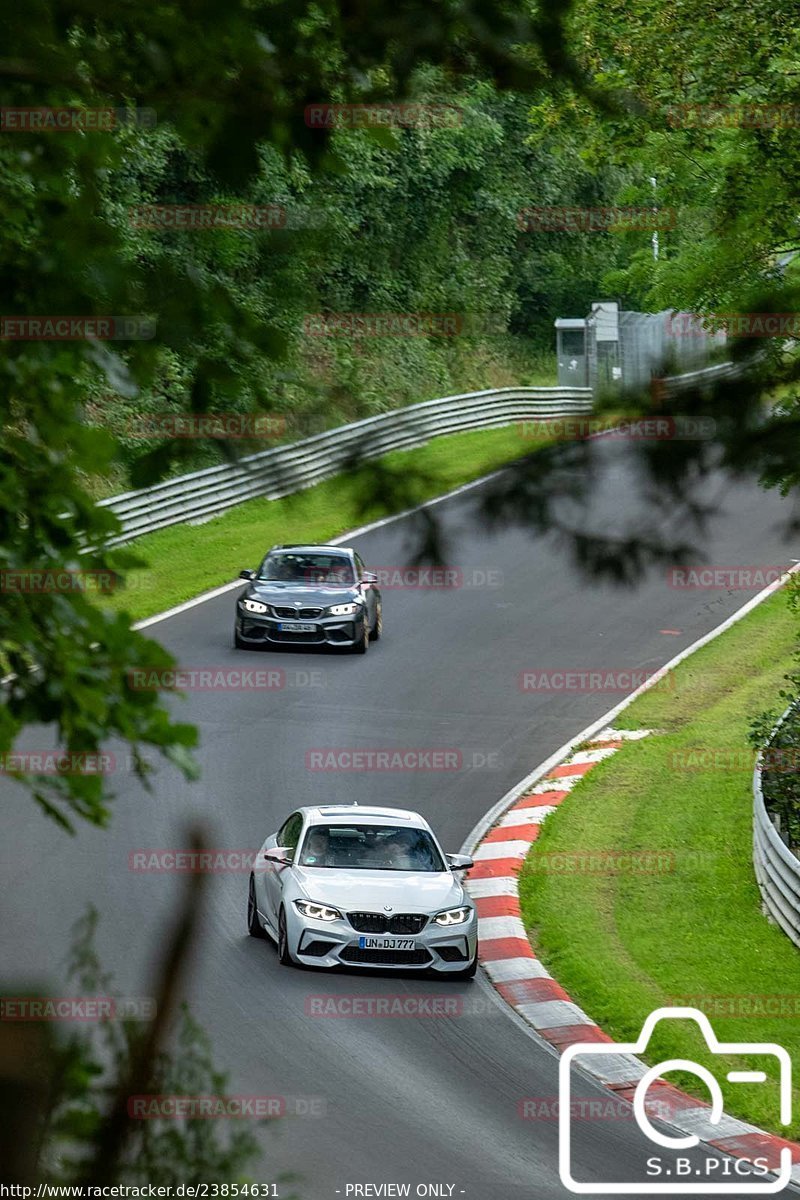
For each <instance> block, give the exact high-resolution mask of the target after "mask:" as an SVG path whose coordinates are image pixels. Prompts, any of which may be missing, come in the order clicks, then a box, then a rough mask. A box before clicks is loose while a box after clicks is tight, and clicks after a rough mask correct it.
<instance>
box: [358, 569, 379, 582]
mask: <svg viewBox="0 0 800 1200" xmlns="http://www.w3.org/2000/svg"><path fill="white" fill-rule="evenodd" d="M361 582H362V583H377V582H378V576H377V575H376V574H375V572H374V571H364V573H363V574H362V576H361Z"/></svg>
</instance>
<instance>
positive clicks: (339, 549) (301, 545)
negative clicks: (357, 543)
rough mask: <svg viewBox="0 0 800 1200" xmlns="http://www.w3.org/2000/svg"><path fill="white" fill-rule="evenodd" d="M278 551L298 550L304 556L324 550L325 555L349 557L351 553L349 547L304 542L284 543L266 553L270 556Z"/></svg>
mask: <svg viewBox="0 0 800 1200" xmlns="http://www.w3.org/2000/svg"><path fill="white" fill-rule="evenodd" d="M280 550H298V551H300V552H302V553H304V554H309V553H313V552H314V551H316V550H325V551H326V552H327V553H331V554H342V555H344V556H345V557H350V556H352V553H353V551H352V549H351V547H350V546H326V545H324V544H323V543H320V544H318V545H313V546H311V545H306V544H305V542H286V543H284V544H282V545H278V546H272V547H271V549H270V550H268V551H267V553H268V554H272V552H273V551H280Z"/></svg>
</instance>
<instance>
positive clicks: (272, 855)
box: [264, 846, 294, 867]
mask: <svg viewBox="0 0 800 1200" xmlns="http://www.w3.org/2000/svg"><path fill="white" fill-rule="evenodd" d="M264 858H266V859H267V861H268V862H274V863H280V864H281V865H282V866H284V867H289V866H291V864H292V863H293V862H294V850H292V848H291V846H275V847H273V849H272V850H265V851H264Z"/></svg>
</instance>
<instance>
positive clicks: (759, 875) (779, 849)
mask: <svg viewBox="0 0 800 1200" xmlns="http://www.w3.org/2000/svg"><path fill="white" fill-rule="evenodd" d="M790 712H791V708H788V709H787V710H786V712H785V713H784V714H783V716H782V717H781V719H780V721H779V722H778V724H777V725H776V727H775V730H773V734H774V733H775V732H776V730H777V729H779V728H780V726H781V725H782V724H783V722H784V721H785V720H786V717H787V716H788V715H789V713H790ZM753 866H754V867H755V873H756V880H757V882H758V886H759V890H760V891H761V897H762V899H763V901H764V905H765V907H766V909H767V912H768V913H769V915H770V916H771V917H772V918H773V920H774V921H775V922H776V923H777V924H778V925H779V926H780V927H781V929H782V930H783V932H784V933H785V934H786V935H787V937H790V938H791V939H792V941H793V942H794V944H795V945H796V946H798V947H800V859H798V858H796V857H795V855H794V854H792V852H791V850H790V849H789V847H788V846H787V845H785V843H784V841H783V838H782V837H781V836H780V834H779V833H778V830H777V829H776V828H775V826H774V825H773V823H772V819H771V818H770V815H769V813H768V812H767V806H766V804H765V802H764V795H763V792H762V790H761V755H759V756H758V760H757V762H756V769H755V773H754V775H753Z"/></svg>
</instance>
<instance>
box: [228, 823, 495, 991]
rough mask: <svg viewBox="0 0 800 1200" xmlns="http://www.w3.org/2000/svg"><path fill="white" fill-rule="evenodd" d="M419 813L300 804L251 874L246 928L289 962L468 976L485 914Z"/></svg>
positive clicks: (463, 859)
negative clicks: (268, 941) (481, 915)
mask: <svg viewBox="0 0 800 1200" xmlns="http://www.w3.org/2000/svg"><path fill="white" fill-rule="evenodd" d="M472 865H473V864H472V859H471V858H469V857H467V856H466V855H460V854H444V853H443V851H442V849H441V847H440V845H439V843H438V841H437V840H436V837H435V836H434V834H433V832H432V830H431V828H430V826H429V825H428V823H427V821H425V820H424V818H423V817H421V816H420V815H419V813H415V812H410V811H409V810H407V809H400V808H379V807H373V806H371V805H370V806H369V807H363V808H361V807H359V806H358V805H356V804H353V805H341V804H340V805H336V804H332V805H319V806H317V807H306V808H299V809H297V810H296V811H295V812H293V813H292V814H291V816H289V817H288V818H287V819H286V821H284V823H283V825H282V826H281V828H280V829H279V830H278V832H277V833H275V834H272V835H271V836H270V837H268V838H267V840H266V841H265V842H264V844H263V846H262V847H261V849H260V850H259V852H258V855H257V856H256V860H255V863H254V869H253V872H252V874H251V876H250V886H249V892H248V901H247V928H248V932H249V933H250V935H251V937H264V936H265V934H268V935H269V936H270V937H271V938H272V939H273V940H274V941H275V942H277V945H278V956H279V959H280V961H281V963H283V964H284V966H289V965H291V964H293V963H294V964H298V963H299V964H304V965H306V966H316V967H329V968H330V967H362V968H381V969H386V968H390V969H391V968H403V969H406V970H408V969H409V968H411V969H416V970H428V969H430V970H431V971H435V972H436V973H437V974H438V975H447V976H449V978H451V979H468V978H471V977H472V976H473V975H474V974H475V970H476V967H477V963H478V918H477V914H476V911H475V907H474V905H473V904H472V901H471V900H470V898H469V895H468V894H467V892H466V890H465V888H464V885H463V883H462V882H461V879H460V878H459V874H460V872H462V871H466V870H468V869H469V868H470V867H471V866H472Z"/></svg>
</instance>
